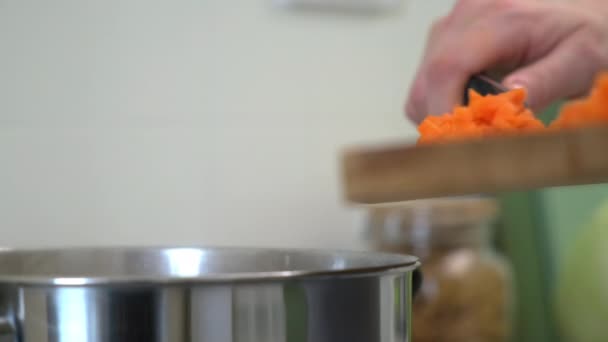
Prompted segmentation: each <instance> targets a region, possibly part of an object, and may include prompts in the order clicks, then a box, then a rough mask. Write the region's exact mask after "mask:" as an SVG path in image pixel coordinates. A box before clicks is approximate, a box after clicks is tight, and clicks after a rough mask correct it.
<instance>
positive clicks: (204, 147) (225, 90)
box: [0, 0, 452, 248]
mask: <svg viewBox="0 0 608 342" xmlns="http://www.w3.org/2000/svg"><path fill="white" fill-rule="evenodd" d="M269 2H270V1H269V0H266V1H265V0H256V1H254V0H234V1H227V0H197V1H191V0H181V1H150V0H149V1H124V0H112V1H100V0H97V1H82V0H73V1H69V0H57V1H43V0H37V1H35V0H5V1H2V2H0V160H1V164H0V228H1V229H2V230H1V233H2V235H1V238H0V245H9V246H41V245H74V244H87V245H90V244H171V243H180V244H182V243H191V244H230V245H234V244H239V245H244V244H245V245H271V246H281V245H285V246H318V247H327V246H336V247H348V248H350V247H352V248H355V247H356V246H357V242H358V241H359V240H360V236H359V235H358V234H359V231H358V227H356V225H355V221H354V220H353V218H354V216H353V213H352V211H350V210H348V209H347V208H346V207H345V206H344V205H343V203H342V202H341V198H340V192H339V191H340V188H339V178H338V175H337V167H338V164H337V156H338V152H339V149H340V148H341V147H342V146H344V145H348V144H351V143H357V142H361V141H376V140H382V139H391V138H395V137H413V134H415V133H414V132H415V131H414V130H413V128H412V127H411V126H410V124H409V123H408V122H407V121H406V120H405V119H404V117H403V115H402V111H401V108H402V103H403V101H404V97H405V94H406V91H407V87H408V83H409V81H410V80H411V77H412V75H413V72H414V70H415V67H416V63H417V61H418V59H419V55H420V53H421V51H422V47H423V44H424V39H425V36H426V30H427V28H428V26H429V25H430V23H431V20H432V18H434V17H436V16H438V15H440V14H442V13H443V12H445V11H446V10H447V9H448V8H449V5H450V3H451V2H452V1H451V0H442V1H418V0H410V3H409V4H408V5H407V6H406V7H405V8H404V9H403V10H402V11H400V12H398V13H394V14H392V15H388V16H380V17H350V16H339V15H312V14H302V13H300V14H294V13H289V12H284V11H280V10H276V9H274V8H272V6H270V4H269Z"/></svg>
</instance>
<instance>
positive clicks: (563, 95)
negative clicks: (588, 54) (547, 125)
mask: <svg viewBox="0 0 608 342" xmlns="http://www.w3.org/2000/svg"><path fill="white" fill-rule="evenodd" d="M576 50H577V49H574V48H573V47H572V46H568V45H561V46H559V47H558V48H557V49H555V50H553V51H552V52H551V53H550V54H549V55H546V56H545V57H543V58H541V59H539V60H537V61H536V62H534V63H532V64H530V65H528V66H526V67H523V68H521V69H518V70H516V71H514V72H512V73H511V74H510V75H508V76H507V77H506V78H505V79H504V80H503V84H504V85H505V86H506V87H508V88H518V87H523V88H526V89H527V91H528V96H529V98H528V103H529V105H530V108H531V109H532V110H534V111H537V112H538V111H541V110H543V109H545V108H546V107H547V106H549V105H551V104H552V103H554V102H555V101H559V100H563V99H567V98H572V97H576V96H581V95H583V94H585V93H586V92H587V91H588V90H589V88H590V87H591V85H592V82H593V79H594V77H595V74H596V72H597V71H599V70H595V69H596V67H595V65H592V64H591V63H581V54H580V53H577V51H576Z"/></svg>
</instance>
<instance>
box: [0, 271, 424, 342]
mask: <svg viewBox="0 0 608 342" xmlns="http://www.w3.org/2000/svg"><path fill="white" fill-rule="evenodd" d="M420 287H422V271H421V270H420V268H417V269H415V270H414V272H413V274H412V298H413V297H415V296H416V294H417V293H418V292H419V291H420ZM0 342H1V341H0Z"/></svg>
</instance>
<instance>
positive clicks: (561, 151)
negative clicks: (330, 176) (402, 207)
mask: <svg viewBox="0 0 608 342" xmlns="http://www.w3.org/2000/svg"><path fill="white" fill-rule="evenodd" d="M342 172H343V182H344V184H343V186H344V193H345V197H346V199H347V200H348V201H351V202H355V203H382V202H394V201H404V200H413V199H423V198H432V197H444V196H457V195H468V194H478V193H497V192H505V191H517V190H529V189H534V188H544V187H554V186H566V185H580V184H592V183H602V182H608V126H601V127H593V128H584V129H577V130H569V131H561V132H551V133H541V134H538V135H525V136H517V137H495V138H489V139H484V140H478V141H469V142H458V143H451V144H436V145H427V146H415V144H414V143H397V144H391V145H382V146H362V147H354V148H351V149H349V150H347V151H346V153H345V154H344V155H343V160H342Z"/></svg>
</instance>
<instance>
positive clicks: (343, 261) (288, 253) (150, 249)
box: [0, 245, 420, 286]
mask: <svg viewBox="0 0 608 342" xmlns="http://www.w3.org/2000/svg"><path fill="white" fill-rule="evenodd" d="M180 251H181V252H186V253H185V254H184V255H185V257H186V258H190V259H191V260H192V259H193V258H197V257H198V258H199V259H205V258H206V256H205V255H204V254H205V253H212V254H213V253H216V254H215V256H216V257H217V256H221V255H220V254H217V253H224V254H225V256H230V253H233V255H232V256H240V257H244V256H247V255H250V256H251V257H254V256H260V255H261V256H264V255H263V254H264V253H266V254H265V255H266V257H277V258H279V257H281V258H283V259H282V260H284V261H285V260H287V261H286V262H287V264H289V259H290V258H297V257H300V258H302V257H304V258H315V257H316V258H325V259H324V260H326V261H333V264H332V265H329V264H328V265H327V266H325V267H319V266H317V267H309V268H294V269H276V270H261V271H255V270H254V271H239V272H209V273H205V272H201V271H198V273H197V274H183V272H182V274H180V272H174V273H175V274H171V272H172V271H168V272H166V273H165V274H163V273H162V272H161V271H157V270H155V271H153V272H151V273H150V274H137V273H121V272H116V273H115V274H112V272H113V271H108V270H105V271H102V272H99V273H100V274H98V275H96V274H93V273H92V272H94V271H90V270H86V271H74V270H73V269H68V268H69V265H67V266H66V268H65V269H63V270H61V271H57V272H53V271H52V270H51V271H49V270H48V269H47V270H46V271H45V270H43V269H44V266H45V263H51V264H52V262H53V261H54V262H55V263H58V262H60V261H61V260H60V258H64V259H65V260H64V261H67V262H69V263H70V264H72V263H74V264H75V265H77V264H78V263H79V262H80V261H82V260H78V257H79V256H80V257H82V259H83V260H84V259H85V257H86V258H89V259H90V260H88V259H87V260H84V263H86V262H87V261H94V260H100V258H102V257H104V256H106V257H110V256H111V257H117V256H123V257H124V258H127V257H129V255H130V253H131V254H132V256H138V257H140V258H143V259H146V255H143V254H144V253H155V254H151V255H149V257H156V258H157V259H156V260H153V261H154V262H159V261H163V262H167V259H166V258H165V259H160V257H161V256H162V255H170V254H171V253H177V252H180ZM188 253H190V255H188ZM234 253H243V254H241V255H238V254H234ZM182 254H183V253H182ZM212 254H210V255H209V256H213V255H212ZM95 255H97V257H98V258H95V257H94V256H95ZM207 257H208V256H207ZM11 258H13V259H14V260H13V261H15V260H17V261H20V262H21V264H20V265H19V267H17V268H19V269H20V270H19V271H11V270H10V269H7V267H6V261H11ZM53 258H55V259H53ZM125 260H126V259H125ZM182 261H183V260H182ZM138 262H140V263H141V260H140V261H138ZM138 262H135V264H133V265H130V266H135V268H136V269H137V266H138V265H137V263H138ZM349 263H350V264H349ZM125 265H126V264H125ZM47 266H48V265H47ZM51 266H52V265H51ZM77 266H79V267H82V266H83V265H77ZM141 266H142V267H143V268H145V267H150V266H151V265H150V264H147V265H146V263H145V262H144V263H142V264H141ZM419 266H420V262H419V259H418V258H417V257H415V256H411V255H403V254H393V253H384V252H375V251H374V252H370V251H355V250H340V249H313V248H264V247H238V246H193V245H171V246H162V245H161V246H128V245H127V246H101V247H100V246H96V247H87V246H79V247H73V246H72V247H52V248H0V284H3V285H37V286H38V285H43V286H44V285H50V286H88V285H111V284H125V285H205V284H217V283H237V282H270V281H275V282H276V281H289V280H296V279H298V280H302V279H319V278H332V279H335V278H336V277H339V278H353V277H361V276H376V275H386V274H399V273H406V272H410V271H413V270H415V269H416V268H418V267H419ZM54 267H57V265H54ZM59 267H64V265H63V264H61V265H60V266H59ZM36 268H41V269H40V270H37V269H36ZM137 271H139V269H137ZM104 273H105V274H104ZM186 273H188V272H186ZM191 273H193V272H191Z"/></svg>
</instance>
